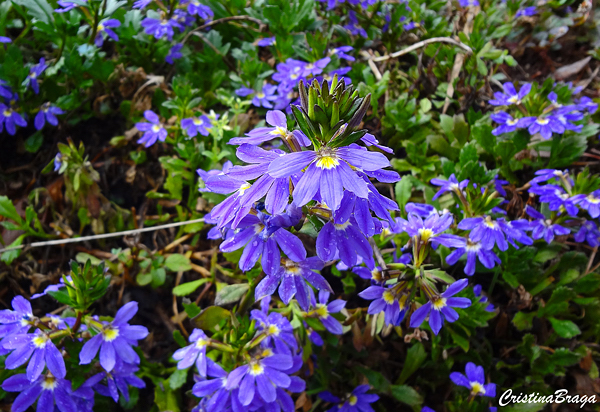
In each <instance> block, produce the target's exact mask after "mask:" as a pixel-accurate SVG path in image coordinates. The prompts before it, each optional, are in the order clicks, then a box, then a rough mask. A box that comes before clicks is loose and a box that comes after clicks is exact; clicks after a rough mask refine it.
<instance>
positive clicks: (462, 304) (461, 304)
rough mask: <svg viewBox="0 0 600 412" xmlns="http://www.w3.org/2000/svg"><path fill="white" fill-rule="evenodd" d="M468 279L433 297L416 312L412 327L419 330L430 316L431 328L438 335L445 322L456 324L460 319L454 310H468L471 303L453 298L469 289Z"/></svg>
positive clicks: (413, 316)
mask: <svg viewBox="0 0 600 412" xmlns="http://www.w3.org/2000/svg"><path fill="white" fill-rule="evenodd" d="M467 284H468V281H467V279H461V280H457V281H456V282H454V283H453V284H451V285H450V286H448V289H446V291H445V292H444V293H442V294H441V295H436V296H432V297H431V299H430V300H429V301H428V302H427V303H426V304H424V305H423V306H421V307H420V308H418V309H417V310H415V311H414V313H413V314H412V316H411V318H410V327H411V328H417V327H419V326H421V324H422V323H423V322H424V321H425V318H426V317H427V316H428V315H429V326H430V327H431V330H432V331H433V333H435V334H436V335H437V334H438V333H439V332H440V329H442V326H443V325H444V320H446V321H447V322H454V321H456V320H457V319H458V313H457V312H456V311H455V310H454V309H453V308H463V309H464V308H468V307H469V306H471V301H470V300H469V299H468V298H455V297H453V296H454V295H456V294H457V293H458V292H460V291H461V290H463V289H464V288H465V287H467Z"/></svg>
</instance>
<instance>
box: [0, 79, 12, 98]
mask: <svg viewBox="0 0 600 412" xmlns="http://www.w3.org/2000/svg"><path fill="white" fill-rule="evenodd" d="M0 97H3V98H4V99H6V100H10V99H12V97H13V92H12V89H11V88H10V86H9V85H8V83H6V82H5V81H4V80H2V79H0Z"/></svg>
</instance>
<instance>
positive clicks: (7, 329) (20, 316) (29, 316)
mask: <svg viewBox="0 0 600 412" xmlns="http://www.w3.org/2000/svg"><path fill="white" fill-rule="evenodd" d="M11 303H12V307H13V310H10V309H4V310H1V311H0V338H1V339H2V340H1V341H0V355H6V354H7V353H8V352H9V351H8V350H5V349H3V348H2V346H3V345H4V343H5V342H6V341H7V339H8V338H9V337H11V336H15V335H22V334H24V333H27V331H29V329H30V328H31V327H32V326H33V320H34V316H33V310H32V309H31V303H29V301H28V300H27V299H25V298H24V297H23V296H20V295H19V296H15V297H14V298H13V300H12V302H11Z"/></svg>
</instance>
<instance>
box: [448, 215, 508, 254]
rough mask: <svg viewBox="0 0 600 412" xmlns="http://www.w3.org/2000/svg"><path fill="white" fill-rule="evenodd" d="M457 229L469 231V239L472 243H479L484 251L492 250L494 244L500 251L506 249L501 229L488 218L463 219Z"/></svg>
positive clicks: (506, 245) (506, 244)
mask: <svg viewBox="0 0 600 412" xmlns="http://www.w3.org/2000/svg"><path fill="white" fill-rule="evenodd" d="M458 228H459V229H462V230H470V231H471V232H470V233H469V239H470V240H472V241H473V242H481V245H482V246H483V247H484V249H486V250H491V249H493V248H494V244H497V245H498V249H500V250H502V251H505V250H506V249H508V243H507V242H506V239H505V237H504V231H503V230H502V227H501V226H500V224H499V223H498V222H495V221H493V220H492V218H491V217H490V216H485V217H470V218H466V219H463V220H462V221H461V222H460V223H459V224H458Z"/></svg>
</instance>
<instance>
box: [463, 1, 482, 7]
mask: <svg viewBox="0 0 600 412" xmlns="http://www.w3.org/2000/svg"><path fill="white" fill-rule="evenodd" d="M458 4H460V7H477V6H479V1H477V0H458Z"/></svg>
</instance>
